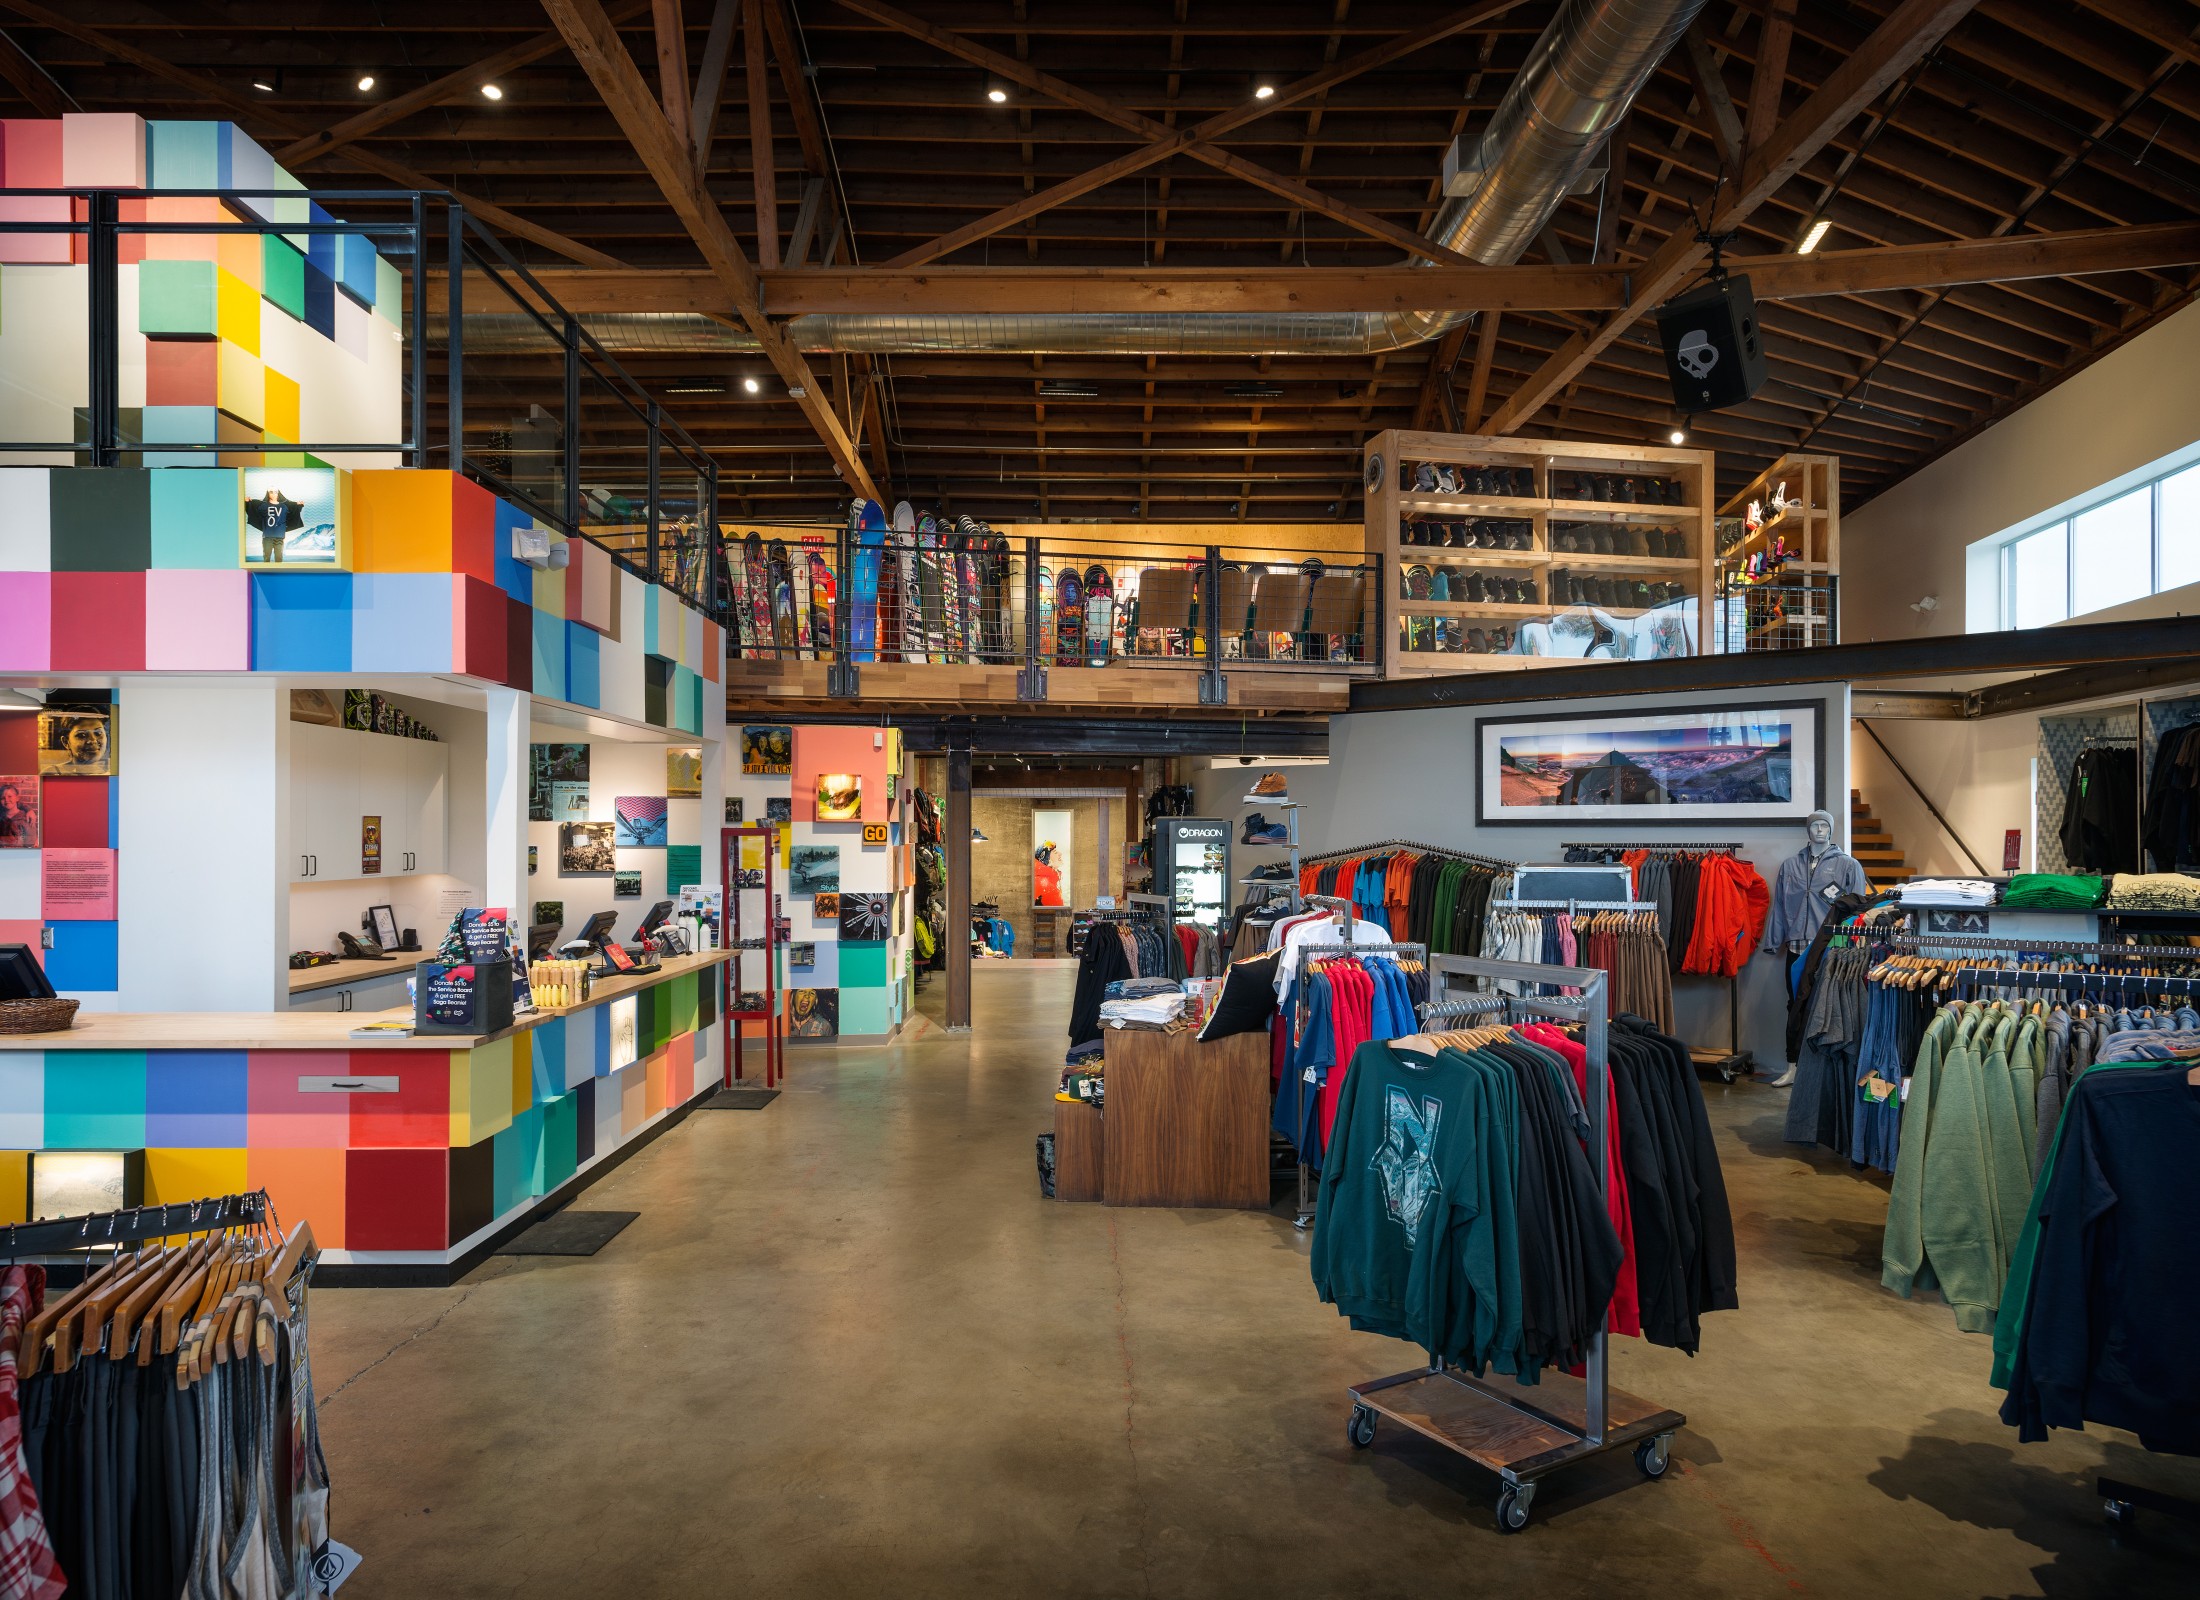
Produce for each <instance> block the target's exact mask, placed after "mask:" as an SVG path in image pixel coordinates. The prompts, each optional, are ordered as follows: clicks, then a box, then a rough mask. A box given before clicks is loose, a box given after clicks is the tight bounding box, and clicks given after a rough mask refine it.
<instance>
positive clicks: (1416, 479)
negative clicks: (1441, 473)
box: [1413, 461, 1436, 494]
mask: <svg viewBox="0 0 2200 1600" xmlns="http://www.w3.org/2000/svg"><path fill="white" fill-rule="evenodd" d="M1413 487H1414V488H1416V489H1418V490H1420V491H1421V493H1423V494H1434V493H1435V492H1436V468H1435V467H1434V466H1433V465H1432V464H1431V463H1429V462H1426V461H1424V462H1422V463H1421V464H1420V466H1418V467H1417V468H1415V469H1414V473H1413Z"/></svg>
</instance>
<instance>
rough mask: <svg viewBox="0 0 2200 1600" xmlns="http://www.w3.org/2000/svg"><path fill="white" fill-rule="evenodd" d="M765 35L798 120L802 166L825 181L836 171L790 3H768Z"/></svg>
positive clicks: (796, 129)
mask: <svg viewBox="0 0 2200 1600" xmlns="http://www.w3.org/2000/svg"><path fill="white" fill-rule="evenodd" d="M764 31H765V32H766V33H767V34H769V35H770V36H771V41H772V60H773V61H774V62H775V63H776V64H777V65H778V68H779V90H780V93H782V94H784V95H785V96H786V97H787V111H788V114H789V115H790V116H792V117H793V118H794V136H795V138H796V139H797V140H798V141H799V142H800V143H801V145H802V164H803V166H804V167H806V168H808V169H809V171H810V172H811V173H813V174H814V175H816V176H818V177H824V176H825V175H826V174H827V173H829V172H830V171H831V170H832V165H831V162H830V161H829V160H828V159H827V151H826V148H825V125H824V124H823V123H822V122H821V121H819V120H818V115H817V105H816V103H815V99H814V92H813V91H812V89H811V87H810V80H809V78H808V77H807V76H806V75H805V74H804V72H803V69H802V58H801V57H800V56H799V55H797V54H796V53H795V48H794V34H793V32H792V30H790V29H789V28H788V26H787V7H786V0H764Z"/></svg>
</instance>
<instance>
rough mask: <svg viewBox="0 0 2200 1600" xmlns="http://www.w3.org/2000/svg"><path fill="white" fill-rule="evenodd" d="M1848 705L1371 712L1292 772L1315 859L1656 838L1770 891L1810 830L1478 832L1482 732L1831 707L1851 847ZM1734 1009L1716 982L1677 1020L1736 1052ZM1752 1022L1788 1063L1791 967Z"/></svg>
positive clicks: (1642, 702) (1590, 826)
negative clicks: (1517, 724)
mask: <svg viewBox="0 0 2200 1600" xmlns="http://www.w3.org/2000/svg"><path fill="white" fill-rule="evenodd" d="M1620 670H1624V669H1620ZM1531 681H1532V675H1531ZM1848 694H1849V690H1848V685H1847V684H1845V683H1825V684H1806V685H1799V686H1797V687H1796V688H1794V689H1793V690H1780V691H1768V690H1763V689H1756V690H1750V691H1747V692H1738V693H1731V694H1724V695H1703V694H1693V695H1610V696H1599V697H1596V698H1590V699H1581V700H1564V701H1532V700H1523V701H1519V702H1516V703H1513V704H1508V705H1496V706H1471V707H1459V708H1442V709H1432V710H1425V711H1377V712H1360V713H1357V714H1355V715H1351V716H1341V717H1332V718H1330V721H1329V762H1328V765H1326V766H1320V767H1293V768H1290V769H1288V770H1289V771H1290V774H1291V789H1292V793H1293V794H1294V795H1295V796H1296V797H1297V798H1298V799H1299V800H1301V801H1302V802H1303V803H1304V804H1305V805H1306V808H1307V809H1305V810H1303V811H1301V812H1300V813H1299V824H1300V830H1301V837H1302V838H1303V839H1304V840H1305V841H1306V848H1307V849H1308V850H1310V851H1318V850H1334V849H1342V848H1346V847H1349V846H1351V845H1355V844H1364V843H1373V842H1375V841H1377V840H1381V839H1392V838H1397V839H1414V840H1419V841H1421V842H1423V843H1426V844H1431V845H1442V846H1446V847H1449V848H1451V849H1454V850H1472V851H1476V852H1479V853H1481V854H1484V855H1492V856H1498V857H1501V858H1503V859H1506V860H1510V861H1520V862H1539V861H1556V860H1558V859H1560V857H1561V854H1562V852H1561V851H1560V850H1559V848H1558V847H1559V845H1560V844H1561V843H1563V842H1566V841H1569V840H1575V839H1585V840H1593V839H1597V838H1608V839H1615V840H1617V839H1637V838H1642V839H1650V838H1655V839H1669V840H1670V841H1671V842H1673V843H1676V844H1677V843H1681V842H1684V841H1686V840H1688V839H1690V838H1700V839H1704V840H1706V841H1721V842H1725V841H1738V842H1740V843H1741V845H1742V846H1743V849H1742V852H1741V853H1742V855H1743V856H1744V857H1746V858H1747V859H1748V860H1749V861H1750V862H1752V863H1753V864H1754V865H1755V866H1756V868H1757V870H1758V871H1759V872H1761V873H1763V874H1764V876H1765V881H1766V882H1767V883H1768V884H1769V883H1771V882H1772V880H1773V878H1774V877H1775V875H1776V874H1777V872H1778V870H1779V866H1780V863H1781V862H1782V861H1783V860H1785V859H1786V858H1787V857H1789V856H1791V855H1793V854H1794V853H1795V852H1796V851H1797V850H1799V849H1801V848H1802V844H1803V830H1802V828H1801V826H1800V825H1798V824H1795V823H1785V822H1783V823H1778V824H1772V825H1766V824H1762V823H1757V824H1747V823H1744V824H1736V823H1725V824H1720V825H1717V826H1706V827H1705V828H1704V829H1703V830H1701V831H1700V832H1693V831H1683V830H1681V829H1677V828H1675V829H1665V828H1656V829H1650V830H1634V829H1629V828H1626V827H1624V826H1621V825H1618V824H1608V823H1594V822H1591V823H1579V822H1577V823H1572V824H1569V825H1560V826H1554V827H1548V828H1544V827H1529V828H1521V827H1484V826H1481V825H1480V824H1478V823H1477V822H1476V820H1475V810H1476V808H1475V799H1474V724H1475V721H1476V719H1477V718H1480V717H1492V716H1498V717H1522V718H1531V717H1535V716H1538V715H1543V714H1550V715H1559V714H1566V713H1572V712H1580V711H1598V710H1607V709H1609V710H1615V711H1628V712H1649V711H1659V710H1687V709H1698V708H1702V709H1708V708H1713V707H1716V706H1719V705H1726V704H1733V705H1746V704H1752V703H1755V704H1763V703H1765V702H1767V701H1771V700H1781V701H1786V700H1791V699H1792V700H1795V701H1813V700H1821V701H1824V702H1825V703H1826V728H1825V767H1824V775H1825V803H1826V809H1827V810H1829V811H1831V812H1832V813H1833V816H1834V825H1835V836H1836V837H1837V838H1839V839H1840V840H1841V841H1842V843H1843V844H1844V845H1846V843H1847V841H1848V828H1849V805H1848V791H1849V738H1848V722H1849V716H1848V704H1849V702H1848ZM1255 770H1258V769H1257V768H1256V769H1255ZM1726 1008H1727V998H1726V985H1725V984H1724V983H1723V982H1720V981H1718V980H1715V979H1711V978H1683V979H1681V980H1680V982H1679V983H1678V984H1677V985H1676V987H1675V994H1674V1009H1675V1013H1676V1015H1677V1017H1678V1018H1679V1026H1680V1031H1681V1033H1682V1035H1683V1036H1684V1037H1685V1038H1687V1039H1688V1041H1689V1042H1690V1043H1692V1044H1707V1045H1720V1044H1725V1043H1726V1042H1727V1031H1726V1029H1727V1017H1726ZM1741 1015H1742V1044H1743V1046H1744V1047H1745V1048H1747V1049H1750V1050H1752V1051H1755V1052H1756V1054H1757V1058H1758V1060H1759V1062H1760V1063H1764V1062H1772V1061H1777V1060H1778V1059H1780V1058H1781V1056H1782V1055H1783V1054H1784V1051H1785V1032H1786V1027H1787V990H1786V985H1785V982H1784V980H1783V979H1782V977H1781V975H1780V970H1779V963H1778V962H1776V961H1775V960H1773V958H1772V957H1770V956H1764V955H1760V956H1757V957H1755V958H1754V959H1752V960H1751V962H1750V964H1749V966H1748V967H1747V968H1746V969H1745V970H1744V971H1743V973H1742V977H1741Z"/></svg>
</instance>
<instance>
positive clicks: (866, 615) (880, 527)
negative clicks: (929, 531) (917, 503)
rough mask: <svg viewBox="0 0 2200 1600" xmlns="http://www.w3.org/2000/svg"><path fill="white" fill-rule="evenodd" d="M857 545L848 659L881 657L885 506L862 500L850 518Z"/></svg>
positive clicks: (849, 593)
mask: <svg viewBox="0 0 2200 1600" xmlns="http://www.w3.org/2000/svg"><path fill="white" fill-rule="evenodd" d="M849 520H850V521H851V522H852V523H854V525H855V526H854V527H853V528H852V529H851V530H850V532H851V534H852V539H851V541H850V542H851V543H852V544H853V545H854V546H855V556H854V561H855V572H854V574H853V581H852V582H851V583H850V584H849V585H848V599H847V604H848V606H849V607H850V610H849V612H848V659H849V660H850V661H876V660H877V659H878V644H879V630H878V603H879V592H878V591H879V570H880V567H881V566H882V565H883V563H884V561H885V557H886V508H885V507H884V506H882V505H880V504H879V503H878V502H877V501H876V500H865V501H862V502H861V503H860V504H859V505H858V507H857V510H856V512H855V513H854V514H853V515H852V516H851V517H850V518H849Z"/></svg>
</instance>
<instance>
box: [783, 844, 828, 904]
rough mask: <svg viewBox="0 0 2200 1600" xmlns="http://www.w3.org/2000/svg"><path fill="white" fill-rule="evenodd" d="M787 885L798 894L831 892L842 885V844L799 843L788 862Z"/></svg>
mask: <svg viewBox="0 0 2200 1600" xmlns="http://www.w3.org/2000/svg"><path fill="white" fill-rule="evenodd" d="M787 887H788V888H789V889H790V890H792V891H793V892H794V893H796V894H829V893H831V892H832V891H834V890H836V889H838V888H839V887H840V846H839V845H837V844H798V845H796V846H795V847H794V850H793V852H792V853H791V858H790V859H789V861H788V863H787Z"/></svg>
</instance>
